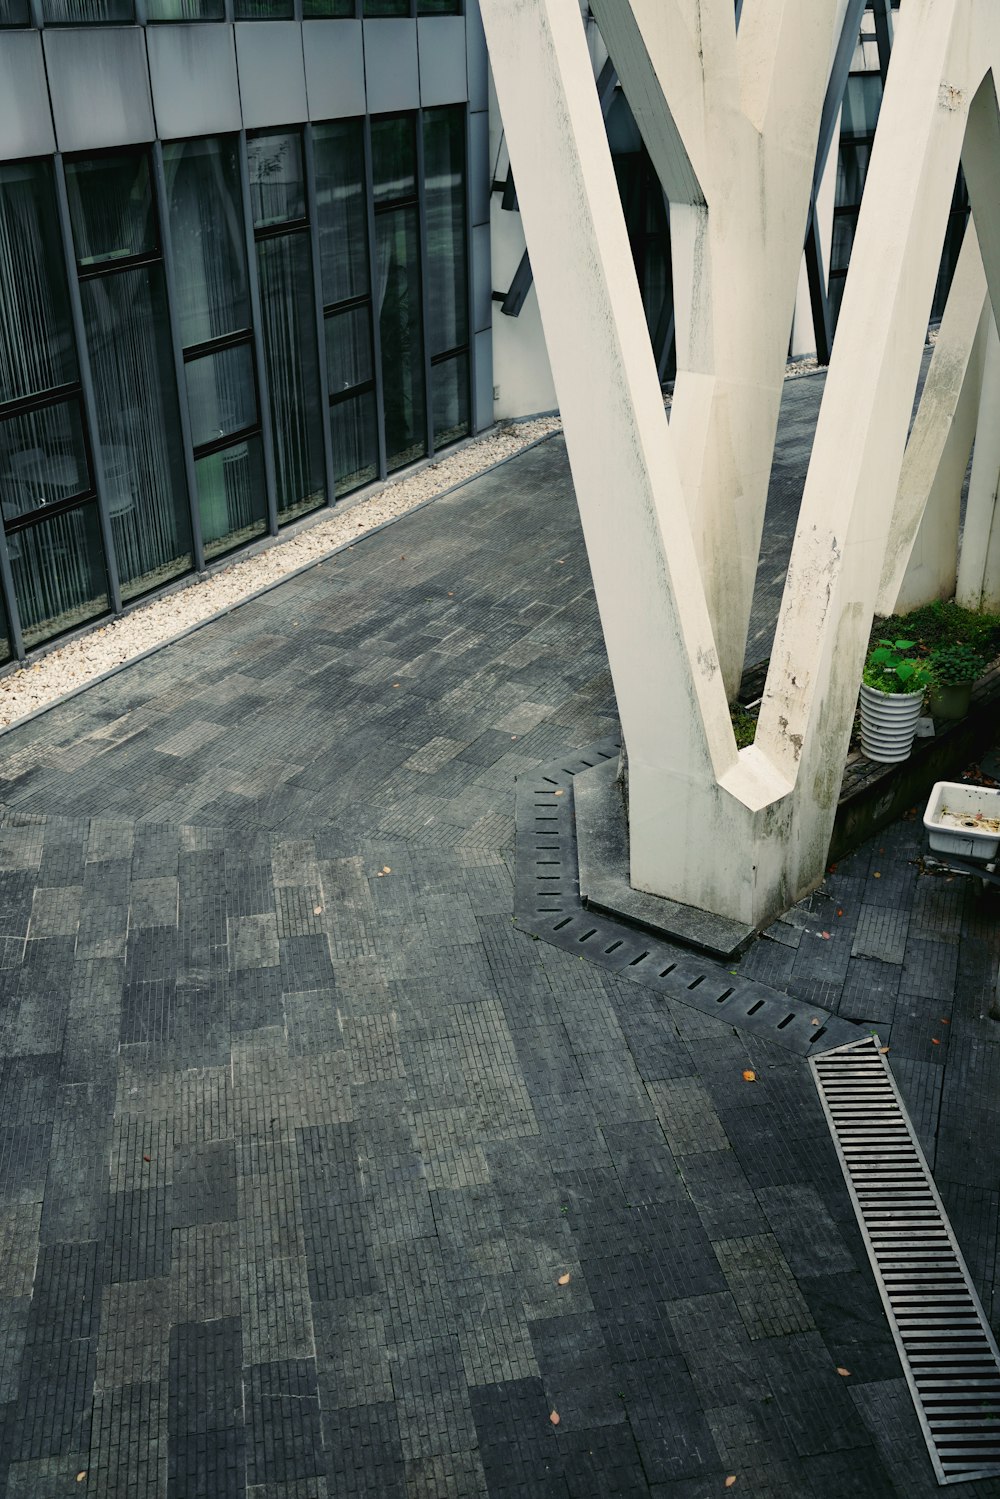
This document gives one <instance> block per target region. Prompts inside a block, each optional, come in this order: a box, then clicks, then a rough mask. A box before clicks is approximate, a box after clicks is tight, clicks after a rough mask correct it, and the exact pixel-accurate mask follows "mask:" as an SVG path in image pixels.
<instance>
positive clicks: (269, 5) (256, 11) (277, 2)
mask: <svg viewBox="0 0 1000 1499" xmlns="http://www.w3.org/2000/svg"><path fill="white" fill-rule="evenodd" d="M294 14H295V7H294V5H293V3H292V0H236V9H235V15H236V19H237V21H290V20H291V19H292V17H293V16H294Z"/></svg>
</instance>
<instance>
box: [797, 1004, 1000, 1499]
mask: <svg viewBox="0 0 1000 1499" xmlns="http://www.w3.org/2000/svg"><path fill="white" fill-rule="evenodd" d="M790 1018H791V1017H790ZM809 1065H810V1067H811V1068H812V1071H813V1077H814V1079H815V1082H816V1087H817V1089H818V1090H819V1096H820V1100H821V1102H822V1104H823V1111H824V1113H825V1114H826V1119H827V1123H828V1124H829V1126H830V1132H831V1134H832V1135H833V1139H834V1144H835V1145H836V1147H837V1154H838V1156H839V1158H840V1165H841V1169H842V1171H843V1173H844V1178H845V1180H846V1182H847V1189H848V1191H849V1192H850V1194H851V1200H852V1202H853V1204H854V1211H855V1212H856V1214H857V1217H858V1222H859V1224H860V1227H861V1231H862V1234H863V1235H864V1239H865V1246H866V1248H867V1250H868V1257H869V1259H870V1260H871V1265H872V1269H873V1270H874V1272H875V1280H876V1282H877V1284H878V1288H879V1294H880V1295H881V1297H882V1305H883V1306H884V1308H885V1313H886V1316H887V1317H888V1319H889V1326H890V1327H891V1328H892V1335H893V1337H894V1339H895V1341H896V1349H897V1352H898V1353H899V1357H900V1361H901V1363H902V1365H903V1372H904V1374H905V1375H906V1380H907V1383H908V1385H909V1387H910V1394H911V1396H912V1399H913V1404H914V1406H915V1408H916V1412H917V1416H918V1418H919V1420H920V1425H921V1427H922V1429H923V1433H924V1440H925V1441H926V1443H927V1450H928V1452H929V1453H930V1458H931V1462H932V1464H933V1466H934V1472H935V1475H936V1477H937V1481H938V1483H941V1484H945V1483H961V1482H963V1481H966V1480H972V1479H977V1478H994V1477H997V1476H1000V1351H998V1349H997V1344H996V1339H995V1338H994V1336H993V1332H992V1330H991V1328H990V1325H989V1322H988V1321H987V1319H986V1316H985V1314H984V1312H983V1308H982V1305H981V1303H980V1300H979V1297H978V1295H977V1294H976V1289H975V1286H974V1285H973V1284H972V1280H971V1278H970V1276H969V1272H968V1268H967V1267H966V1264H965V1260H964V1259H963V1258H962V1251H961V1250H960V1249H959V1247H958V1243H957V1241H956V1239H955V1235H954V1234H953V1233H952V1229H951V1224H950V1223H949V1222H948V1217H947V1214H946V1213H945V1211H944V1207H943V1206H942V1203H941V1199H940V1197H939V1196H938V1192H937V1188H936V1187H935V1185H934V1178H933V1177H932V1176H931V1173H930V1170H929V1168H928V1166H927V1162H926V1161H925V1159H924V1155H923V1151H922V1150H921V1149H920V1146H919V1144H918V1143H917V1139H916V1136H915V1135H914V1133H913V1128H912V1126H911V1124H910V1120H909V1117H908V1116H907V1113H906V1110H905V1109H904V1107H903V1104H902V1100H901V1099H900V1096H899V1093H898V1091H897V1089H896V1085H895V1082H894V1081H893V1077H892V1073H891V1071H890V1069H889V1065H888V1063H887V1061H886V1059H885V1057H884V1056H883V1055H882V1053H881V1052H880V1050H879V1045H878V1040H877V1038H875V1037H871V1038H868V1039H866V1040H864V1041H861V1042H855V1043H853V1044H852V1045H849V1046H841V1047H838V1048H837V1049H836V1050H834V1051H828V1052H825V1053H824V1054H823V1055H821V1056H817V1057H811V1058H810V1060H809Z"/></svg>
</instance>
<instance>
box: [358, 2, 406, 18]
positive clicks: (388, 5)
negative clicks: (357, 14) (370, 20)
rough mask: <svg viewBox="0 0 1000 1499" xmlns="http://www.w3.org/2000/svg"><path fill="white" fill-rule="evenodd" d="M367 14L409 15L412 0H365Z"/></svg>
mask: <svg viewBox="0 0 1000 1499" xmlns="http://www.w3.org/2000/svg"><path fill="white" fill-rule="evenodd" d="M364 13H365V15H366V16H408V15H409V14H410V0H365V10H364Z"/></svg>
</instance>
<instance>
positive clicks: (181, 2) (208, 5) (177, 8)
mask: <svg viewBox="0 0 1000 1499" xmlns="http://www.w3.org/2000/svg"><path fill="white" fill-rule="evenodd" d="M146 17H147V19H148V20H150V21H224V20H225V18H226V7H225V3H224V0H146Z"/></svg>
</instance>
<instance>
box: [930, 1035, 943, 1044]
mask: <svg viewBox="0 0 1000 1499" xmlns="http://www.w3.org/2000/svg"><path fill="white" fill-rule="evenodd" d="M931 1045H932V1046H940V1045H941V1042H940V1041H939V1040H938V1038H937V1036H932V1037H931Z"/></svg>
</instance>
